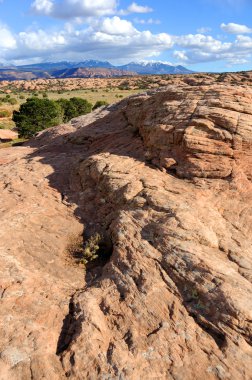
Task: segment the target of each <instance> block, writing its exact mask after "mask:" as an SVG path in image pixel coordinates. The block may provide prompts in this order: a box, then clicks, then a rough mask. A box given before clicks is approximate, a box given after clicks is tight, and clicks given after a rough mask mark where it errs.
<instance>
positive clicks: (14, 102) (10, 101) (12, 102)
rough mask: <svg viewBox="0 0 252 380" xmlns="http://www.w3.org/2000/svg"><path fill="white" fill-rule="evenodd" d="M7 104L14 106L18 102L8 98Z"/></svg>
mask: <svg viewBox="0 0 252 380" xmlns="http://www.w3.org/2000/svg"><path fill="white" fill-rule="evenodd" d="M8 102H9V103H10V104H12V105H13V106H14V105H15V104H17V102H18V101H17V99H15V98H10V99H9V100H8Z"/></svg>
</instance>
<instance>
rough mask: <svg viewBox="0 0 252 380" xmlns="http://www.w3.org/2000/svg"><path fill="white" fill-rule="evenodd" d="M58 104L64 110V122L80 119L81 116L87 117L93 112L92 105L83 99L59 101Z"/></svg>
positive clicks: (75, 98)
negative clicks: (75, 118)
mask: <svg viewBox="0 0 252 380" xmlns="http://www.w3.org/2000/svg"><path fill="white" fill-rule="evenodd" d="M57 103H58V104H59V105H60V106H61V108H62V110H63V121H64V122H68V121H69V120H71V119H73V118H74V117H78V116H80V115H86V114H87V113H89V112H91V111H92V104H91V103H89V102H88V101H87V100H86V99H82V98H77V97H74V98H70V99H69V100H67V99H63V98H62V99H59V100H57Z"/></svg>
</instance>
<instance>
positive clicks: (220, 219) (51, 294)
mask: <svg viewBox="0 0 252 380" xmlns="http://www.w3.org/2000/svg"><path fill="white" fill-rule="evenodd" d="M0 163H1V164H2V165H1V166H0V168H1V171H0V173H1V181H0V183H1V185H0V186H1V198H0V199H1V208H0V213H1V220H2V226H3V228H1V240H0V249H1V256H0V258H1V269H2V270H3V274H4V275H3V279H4V280H3V282H2V297H1V301H2V306H1V309H0V323H1V330H0V331H1V339H0V345H1V347H0V366H1V371H2V372H1V376H2V377H0V378H2V379H40V378H45V379H61V378H66V377H67V378H70V379H176V380H180V379H181V380H182V379H189V380H190V379H230V380H231V379H246V380H249V379H250V376H251V369H252V368H251V359H252V348H251V319H252V318H251V293H252V289H251V279H252V276H251V261H252V249H251V247H252V240H251V239H252V238H251V236H252V212H251V210H252V184H251V180H252V178H251V175H252V91H251V90H249V89H248V88H242V87H236V88H235V87H228V86H226V85H220V84H219V85H212V86H188V85H182V86H178V87H174V86H170V87H167V88H165V89H162V90H160V91H156V92H152V93H151V92H150V93H146V94H142V95H139V96H133V97H131V98H128V99H126V100H123V101H122V102H120V103H118V104H117V105H114V106H111V107H109V108H107V109H106V108H105V109H100V110H97V111H95V112H94V113H92V114H90V115H87V116H85V117H80V118H78V119H74V120H72V122H71V125H70V124H69V125H62V126H59V127H55V128H52V129H50V130H47V131H44V132H43V133H41V134H40V135H39V136H38V137H37V138H36V139H35V140H34V141H33V142H31V143H30V146H27V147H16V148H11V149H8V150H7V149H6V150H2V151H1V153H0ZM82 229H84V236H85V238H87V237H88V236H91V235H93V234H94V233H96V232H99V233H100V234H101V235H103V237H104V242H103V243H104V244H103V247H102V252H101V253H102V254H103V255H104V259H103V260H100V261H98V262H97V265H96V266H93V267H90V268H88V269H87V271H86V272H85V273H83V268H82V267H81V266H78V265H75V264H74V261H73V260H71V259H70V258H69V257H68V256H67V254H66V248H67V245H68V244H69V241H70V240H71V238H72V237H73V236H77V235H78V234H79V233H81V232H82ZM83 275H85V277H84V276H83Z"/></svg>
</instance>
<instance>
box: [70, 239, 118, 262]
mask: <svg viewBox="0 0 252 380" xmlns="http://www.w3.org/2000/svg"><path fill="white" fill-rule="evenodd" d="M67 252H68V253H69V254H70V256H71V257H72V258H73V259H74V260H75V261H76V262H77V263H79V264H83V265H84V268H87V269H90V268H91V267H95V266H97V265H98V266H103V265H104V264H105V263H106V262H107V261H108V259H109V257H110V256H111V254H112V244H111V241H109V240H108V239H104V237H103V236H102V235H100V234H99V233H95V234H93V235H91V236H90V237H89V238H88V239H87V240H86V241H83V236H81V235H79V236H72V237H70V239H69V243H68V246H67Z"/></svg>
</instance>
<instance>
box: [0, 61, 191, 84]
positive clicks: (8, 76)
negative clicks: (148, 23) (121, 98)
mask: <svg viewBox="0 0 252 380" xmlns="http://www.w3.org/2000/svg"><path fill="white" fill-rule="evenodd" d="M190 73H193V71H191V70H188V69H187V68H185V67H183V66H173V65H171V64H169V63H166V62H156V61H151V62H150V61H142V62H130V63H128V64H126V65H121V66H114V65H112V64H111V63H110V62H108V61H96V60H85V61H81V62H68V61H62V62H44V63H36V64H30V65H21V66H8V67H4V66H2V65H1V66H0V80H21V79H24V80H26V79H28V78H29V79H38V78H90V77H97V78H110V77H118V76H132V75H161V74H190Z"/></svg>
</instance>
